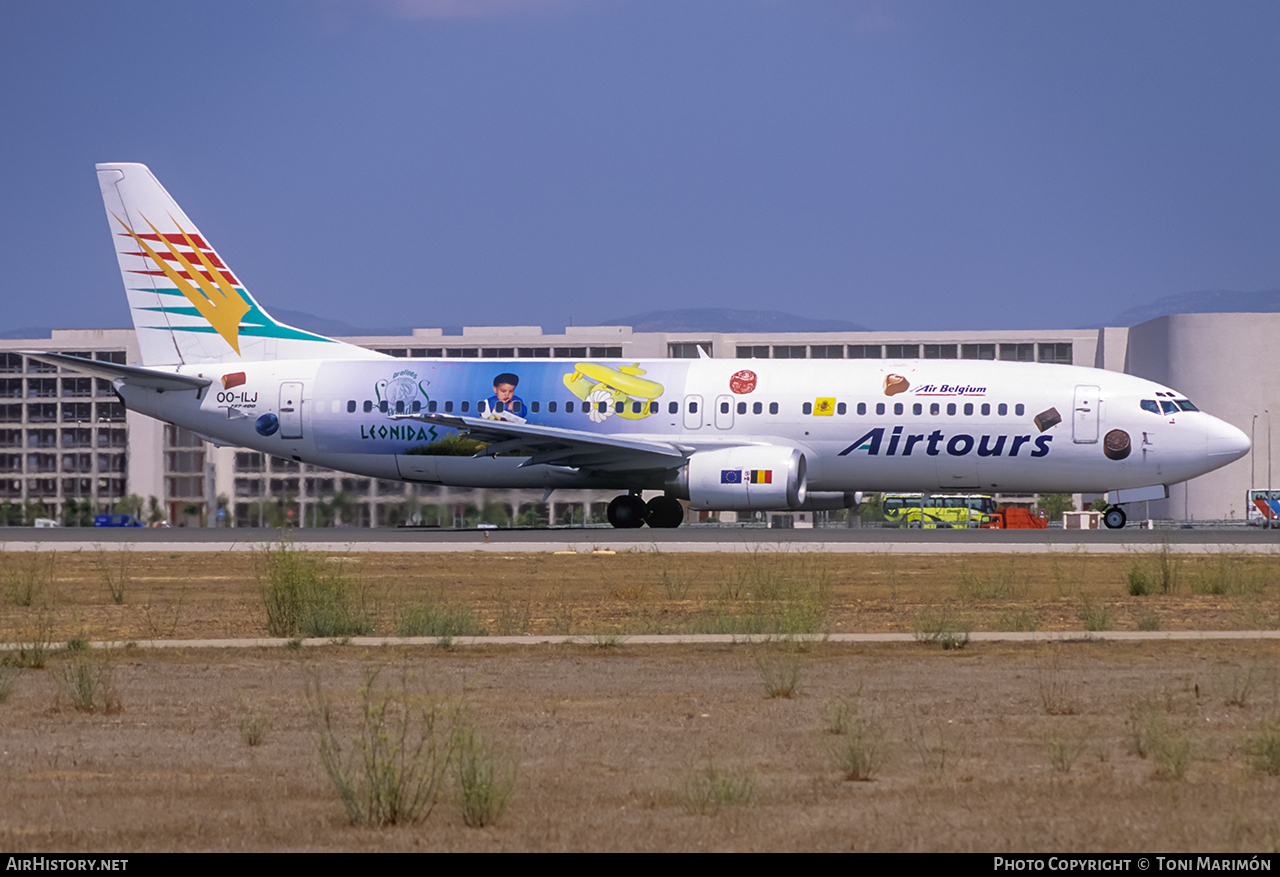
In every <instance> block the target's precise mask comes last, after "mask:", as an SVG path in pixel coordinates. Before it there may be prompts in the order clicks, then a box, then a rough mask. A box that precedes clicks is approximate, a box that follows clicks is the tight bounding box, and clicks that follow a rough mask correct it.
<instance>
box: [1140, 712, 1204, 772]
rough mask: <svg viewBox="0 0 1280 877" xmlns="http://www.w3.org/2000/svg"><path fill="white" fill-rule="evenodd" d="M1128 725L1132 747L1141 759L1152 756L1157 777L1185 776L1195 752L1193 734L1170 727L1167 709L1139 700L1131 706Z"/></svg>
mask: <svg viewBox="0 0 1280 877" xmlns="http://www.w3.org/2000/svg"><path fill="white" fill-rule="evenodd" d="M1128 725H1129V744H1130V750H1131V751H1132V752H1133V753H1134V754H1135V755H1137V756H1138V757H1140V758H1148V757H1150V758H1151V760H1152V762H1154V765H1155V773H1156V776H1157V777H1159V778H1160V779H1167V780H1180V779H1182V778H1183V776H1185V775H1186V772H1187V768H1188V767H1190V765H1191V760H1192V754H1193V746H1192V740H1191V735H1190V733H1189V732H1187V731H1186V730H1178V729H1174V728H1172V727H1170V724H1169V714H1168V709H1167V708H1164V709H1162V708H1160V707H1159V706H1157V705H1155V704H1153V703H1152V702H1151V701H1150V700H1143V701H1139V702H1138V703H1136V704H1134V706H1133V707H1131V708H1130V711H1129V721H1128Z"/></svg>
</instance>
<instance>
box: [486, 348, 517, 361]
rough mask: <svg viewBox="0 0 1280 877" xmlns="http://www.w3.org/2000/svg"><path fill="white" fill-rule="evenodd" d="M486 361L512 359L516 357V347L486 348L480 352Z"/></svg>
mask: <svg viewBox="0 0 1280 877" xmlns="http://www.w3.org/2000/svg"><path fill="white" fill-rule="evenodd" d="M480 353H481V355H482V356H483V357H484V358H485V359H512V358H514V357H515V355H516V349H515V348H514V347H485V348H483V349H482V350H481V351H480Z"/></svg>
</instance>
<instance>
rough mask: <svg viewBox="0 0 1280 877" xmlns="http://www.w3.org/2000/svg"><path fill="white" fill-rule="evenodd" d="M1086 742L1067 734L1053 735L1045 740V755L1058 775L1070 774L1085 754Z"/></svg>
mask: <svg viewBox="0 0 1280 877" xmlns="http://www.w3.org/2000/svg"><path fill="white" fill-rule="evenodd" d="M1084 746H1085V741H1084V739H1083V738H1081V737H1073V736H1070V735H1065V734H1051V735H1050V736H1048V737H1046V738H1045V741H1044V749H1045V755H1046V756H1047V757H1048V759H1049V764H1050V765H1051V766H1052V767H1053V769H1054V770H1055V771H1057V772H1058V773H1068V772H1070V770H1071V768H1072V767H1073V766H1074V765H1075V763H1076V759H1078V758H1079V757H1080V755H1081V753H1083V752H1084Z"/></svg>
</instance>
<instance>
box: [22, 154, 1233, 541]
mask: <svg viewBox="0 0 1280 877" xmlns="http://www.w3.org/2000/svg"><path fill="white" fill-rule="evenodd" d="M97 173H98V182H99V185H100V187H101V189H102V197H103V201H104V204H105V206H106V212H107V222H108V225H109V226H110V231H111V239H112V241H113V242H114V245H115V251H116V256H117V259H118V261H119V266H120V272H121V277H122V278H123V281H124V286H125V291H126V295H127V296H128V300H129V308H130V311H131V314H132V318H133V323H134V327H135V329H136V330H137V336H138V344H139V347H140V349H141V356H142V362H141V363H140V364H135V365H117V364H113V363H104V362H97V361H90V360H86V359H84V358H81V357H76V356H71V355H67V354H58V353H48V352H37V351H24V352H26V353H27V354H28V355H29V356H32V357H33V358H35V359H37V360H40V361H43V362H47V363H51V364H56V365H59V366H63V367H67V368H70V369H73V370H76V371H80V372H82V373H84V374H88V375H93V376H97V377H101V378H106V379H109V380H111V381H112V383H113V386H114V387H115V391H116V393H117V395H118V396H119V398H120V399H121V401H122V402H123V403H124V404H125V406H126V407H127V408H129V409H130V410H133V411H137V412H141V413H142V414H146V415H149V416H151V417H155V418H158V419H160V420H163V421H168V422H170V423H173V424H176V425H178V426H181V427H183V428H185V429H188V430H190V431H192V432H194V433H196V434H197V435H199V436H201V437H202V438H204V439H205V440H207V441H210V442H213V443H215V444H217V445H231V446H238V447H244V448H251V449H253V450H256V451H261V452H263V453H266V454H272V455H275V456H278V457H286V458H289V459H292V460H295V461H299V462H304V463H308V464H311V465H315V466H322V467H327V468H331V469H336V470H340V471H344V472H350V473H354V474H357V475H363V476H368V477H373V478H382V479H399V480H402V481H407V482H417V483H422V484H434V485H448V486H457V487H474V488H542V489H544V490H545V491H548V492H549V491H552V490H555V489H559V488H576V489H582V488H589V489H599V490H616V491H618V492H619V494H618V496H617V497H616V498H615V499H614V500H613V501H612V502H611V503H610V504H609V511H608V518H609V522H610V523H611V524H612V525H613V526H615V527H621V528H631V527H639V526H643V525H645V524H647V525H648V526H650V527H655V528H670V527H677V526H679V525H680V523H681V522H682V520H683V517H684V509H683V507H682V505H681V502H680V501H681V500H686V501H687V502H688V503H689V505H690V506H691V507H692V508H694V509H699V510H716V511H748V512H752V511H764V510H831V509H840V508H854V507H856V506H857V504H858V503H859V502H860V501H861V498H862V494H863V493H864V492H872V491H876V492H879V491H915V492H929V493H936V492H960V493H972V492H975V491H981V492H984V493H989V492H1006V493H1009V492H1012V493H1098V494H1104V493H1105V494H1107V495H1108V496H1109V498H1110V500H1111V502H1112V503H1113V505H1111V506H1110V507H1109V508H1108V509H1107V510H1106V513H1105V516H1104V521H1105V523H1106V525H1107V526H1108V527H1112V528H1117V527H1123V526H1124V524H1125V521H1126V518H1127V515H1126V513H1125V511H1124V504H1125V503H1127V502H1136V501H1141V500H1147V499H1162V498H1165V497H1167V496H1168V485H1170V484H1173V483H1176V482H1180V481H1185V480H1187V479H1190V478H1195V477H1196V476H1198V475H1203V474H1205V473H1206V472H1211V471H1213V470H1215V469H1218V468H1220V467H1221V466H1225V465H1226V464H1228V463H1231V462H1232V461H1234V460H1238V459H1240V458H1241V457H1242V456H1244V455H1245V454H1246V453H1248V451H1249V439H1248V437H1247V436H1246V435H1245V434H1244V433H1243V432H1242V431H1240V430H1239V429H1237V428H1236V427H1234V426H1231V425H1230V424H1228V423H1225V422H1223V421H1221V420H1219V419H1217V418H1216V417H1213V416H1211V415H1209V414H1206V413H1204V412H1202V411H1199V410H1198V409H1197V408H1196V406H1195V405H1194V404H1192V402H1191V401H1190V400H1188V399H1187V398H1186V396H1185V395H1183V394H1181V393H1178V392H1177V391H1175V390H1173V389H1171V388H1169V387H1165V386H1162V385H1160V384H1157V383H1155V382H1153V381H1149V380H1147V379H1145V378H1141V377H1136V376H1133V375H1127V374H1120V373H1116V372H1110V371H1104V370H1100V369H1092V368H1085V367H1080V366H1067V365H1054V364H1041V363H1012V362H993V361H974V360H888V359H886V360H875V359H861V360H767V359H765V360H760V359H752V360H733V359H713V358H711V357H708V356H706V355H705V354H704V355H703V356H702V357H701V358H699V359H667V360H652V361H636V362H632V361H628V360H617V359H614V360H608V361H604V362H597V361H575V360H567V359H537V360H520V359H512V360H494V359H485V360H461V361H458V360H447V359H441V358H427V359H405V358H399V357H391V356H388V355H385V354H380V353H377V352H374V351H371V350H366V349H364V348H361V347H357V346H355V345H351V344H347V343H345V342H342V341H338V340H335V339H332V338H326V337H324V336H322V335H317V334H315V333H312V332H307V331H304V330H301V329H297V328H294V327H292V326H288V325H285V324H284V323H281V322H279V321H278V320H276V319H274V318H273V317H272V316H271V315H270V314H269V313H268V312H267V311H266V309H265V308H263V307H262V306H261V305H260V304H259V303H258V301H257V300H256V299H255V298H254V297H253V296H251V295H250V294H249V292H248V289H247V288H246V286H245V284H244V283H242V282H241V280H240V277H239V275H238V274H236V273H235V272H233V271H232V270H231V268H230V267H229V266H228V264H227V263H226V261H225V260H223V259H222V257H221V256H220V255H219V254H218V252H217V251H216V250H215V249H214V248H213V246H212V245H211V244H209V242H208V239H207V238H206V237H205V236H204V235H203V234H202V233H201V232H200V230H199V229H198V228H197V227H196V225H195V223H193V222H192V221H191V220H190V219H189V218H188V217H187V215H186V214H185V213H184V212H183V211H182V209H181V208H180V207H179V206H178V204H177V203H176V202H175V201H174V200H173V198H172V197H170V195H169V193H168V192H167V191H165V189H164V187H163V186H161V185H160V183H159V181H158V180H157V179H156V178H155V177H154V176H153V175H152V173H151V171H150V170H149V169H148V168H147V167H146V166H144V165H141V164H130V163H118V164H99V165H97ZM643 491H661V493H660V494H659V495H658V496H656V497H654V498H652V499H650V500H649V501H648V502H645V501H644V500H643V499H642V497H641V493H642V492H643ZM548 495H549V494H548Z"/></svg>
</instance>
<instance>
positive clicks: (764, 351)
mask: <svg viewBox="0 0 1280 877" xmlns="http://www.w3.org/2000/svg"><path fill="white" fill-rule="evenodd" d="M768 358H769V348H768V346H767V345H760V346H755V347H753V346H745V347H744V346H741V345H740V346H739V347H738V359H768Z"/></svg>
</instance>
